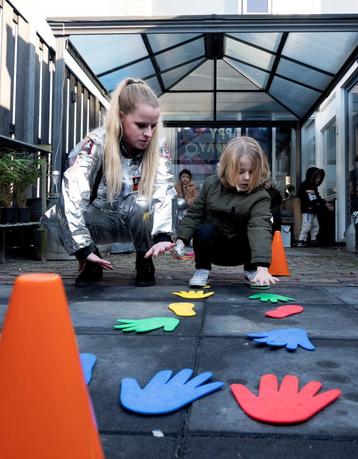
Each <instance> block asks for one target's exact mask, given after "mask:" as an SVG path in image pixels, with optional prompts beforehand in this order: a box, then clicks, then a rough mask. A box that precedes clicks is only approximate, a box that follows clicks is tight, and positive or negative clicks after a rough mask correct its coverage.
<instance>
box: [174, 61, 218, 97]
mask: <svg viewBox="0 0 358 459" xmlns="http://www.w3.org/2000/svg"><path fill="white" fill-rule="evenodd" d="M195 65H196V64H195ZM168 73H170V72H168ZM183 73H185V72H183ZM213 88H214V61H212V60H210V61H206V62H204V64H202V65H201V66H200V67H198V68H197V69H196V70H194V71H193V72H192V73H190V74H189V75H188V76H187V77H185V78H184V79H183V80H182V81H180V83H179V84H177V85H175V86H174V87H173V88H172V89H177V90H192V91H194V90H197V91H200V90H205V89H207V90H212V89H213Z"/></svg>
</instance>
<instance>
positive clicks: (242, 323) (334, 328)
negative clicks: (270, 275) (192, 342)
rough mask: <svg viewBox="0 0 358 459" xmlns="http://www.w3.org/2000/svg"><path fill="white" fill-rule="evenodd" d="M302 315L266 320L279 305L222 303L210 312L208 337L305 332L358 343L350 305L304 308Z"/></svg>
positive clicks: (357, 323) (213, 304)
mask: <svg viewBox="0 0 358 459" xmlns="http://www.w3.org/2000/svg"><path fill="white" fill-rule="evenodd" d="M248 301H250V300H248ZM302 306H303V307H304V308H305V309H304V311H303V312H302V313H300V314H296V315H294V316H290V317H286V318H284V319H271V318H269V317H265V315H264V314H265V312H266V311H269V310H272V309H275V308H276V307H277V305H273V304H267V303H257V302H255V303H251V302H247V303H246V304H242V303H229V304H228V303H218V302H215V301H214V300H213V301H212V302H211V303H210V305H209V306H208V307H207V310H206V320H205V327H204V335H212V336H246V333H256V332H260V331H263V330H265V331H266V330H274V329H279V328H304V329H305V330H306V331H307V333H308V335H309V337H310V338H313V340H314V338H317V337H319V338H332V339H333V338H337V339H339V338H342V339H358V311H357V310H356V309H355V308H354V307H353V306H352V305H347V304H338V305H336V304H327V305H320V304H302ZM313 344H314V342H313Z"/></svg>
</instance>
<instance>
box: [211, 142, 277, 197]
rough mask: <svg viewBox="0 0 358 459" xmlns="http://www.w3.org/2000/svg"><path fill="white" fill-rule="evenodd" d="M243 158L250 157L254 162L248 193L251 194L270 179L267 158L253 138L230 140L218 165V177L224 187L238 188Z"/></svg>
mask: <svg viewBox="0 0 358 459" xmlns="http://www.w3.org/2000/svg"><path fill="white" fill-rule="evenodd" d="M242 156H248V157H249V158H250V159H251V161H252V175H251V178H250V182H249V186H248V189H247V193H250V192H251V191H252V190H253V189H255V188H256V187H258V186H259V185H262V184H263V183H264V182H265V180H267V179H268V178H269V177H270V168H269V165H268V161H267V156H266V155H265V153H264V152H263V150H262V148H261V147H260V144H259V143H258V142H257V141H256V140H255V139H253V138H252V137H235V138H234V139H232V140H230V142H229V143H228V144H227V145H226V147H225V148H224V151H223V153H222V155H221V157H220V161H219V163H218V177H219V179H220V181H221V183H222V184H223V185H224V187H226V188H227V187H236V185H237V178H238V175H239V173H240V158H241V157H242Z"/></svg>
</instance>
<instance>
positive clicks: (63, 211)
mask: <svg viewBox="0 0 358 459" xmlns="http://www.w3.org/2000/svg"><path fill="white" fill-rule="evenodd" d="M104 136H105V130H104V129H103V128H99V129H97V130H95V131H93V132H92V133H90V134H89V135H88V136H87V138H86V139H85V140H84V141H82V142H81V143H80V144H78V145H77V146H76V147H75V148H74V149H73V151H72V152H71V153H70V155H69V161H70V164H71V162H73V164H72V165H71V166H70V167H69V168H68V169H67V170H66V172H65V173H64V176H63V180H62V193H61V196H60V198H59V201H58V203H57V204H56V205H55V206H53V207H51V208H50V209H49V210H48V211H47V212H46V214H45V215H44V216H43V218H42V223H43V224H44V225H45V227H47V229H48V230H49V231H50V232H51V236H52V237H54V236H55V237H56V236H57V237H58V238H59V240H60V241H61V243H62V245H63V246H64V248H65V249H66V250H67V252H68V253H69V254H70V255H72V254H76V252H78V251H79V250H80V251H81V249H85V248H90V249H91V248H93V247H94V246H95V245H96V244H104V243H113V242H133V244H134V247H135V249H136V250H137V251H147V250H148V249H149V248H150V247H151V246H152V244H153V242H152V238H153V237H155V236H156V235H159V234H160V233H166V234H172V233H173V230H174V228H173V219H172V200H173V197H174V196H175V195H176V192H175V189H174V186H173V173H172V163H171V155H170V153H169V151H168V149H167V147H166V146H165V144H162V145H161V147H160V154H159V162H158V169H157V174H156V177H155V182H154V189H153V195H152V201H151V202H150V203H148V202H147V201H146V200H143V199H142V198H140V197H138V193H137V187H138V183H139V179H140V176H141V169H142V159H143V156H142V155H141V154H139V155H137V156H136V157H134V158H125V157H124V156H121V162H122V174H123V178H122V189H121V192H120V194H119V195H118V196H116V197H115V198H114V201H113V203H112V204H110V203H109V202H108V201H107V187H106V183H105V177H104V176H102V178H101V181H100V183H99V186H98V190H97V196H96V197H95V199H94V200H93V201H92V202H91V192H92V190H93V188H94V185H95V181H96V178H97V177H98V173H99V171H100V169H101V167H102V163H103V157H104ZM91 251H92V250H91Z"/></svg>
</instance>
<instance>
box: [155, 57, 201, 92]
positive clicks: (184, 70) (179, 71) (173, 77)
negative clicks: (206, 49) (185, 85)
mask: <svg viewBox="0 0 358 459" xmlns="http://www.w3.org/2000/svg"><path fill="white" fill-rule="evenodd" d="M200 62H201V59H198V60H197V61H194V62H191V63H190V64H187V65H182V66H180V67H178V68H176V69H173V70H169V72H165V73H162V80H163V82H164V86H165V87H166V88H169V87H171V86H172V85H173V84H175V83H176V82H178V81H179V80H180V79H181V78H183V77H184V76H185V75H187V74H188V73H189V72H190V71H191V70H192V69H193V68H195V67H196V66H197V65H198V64H199V63H200Z"/></svg>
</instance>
